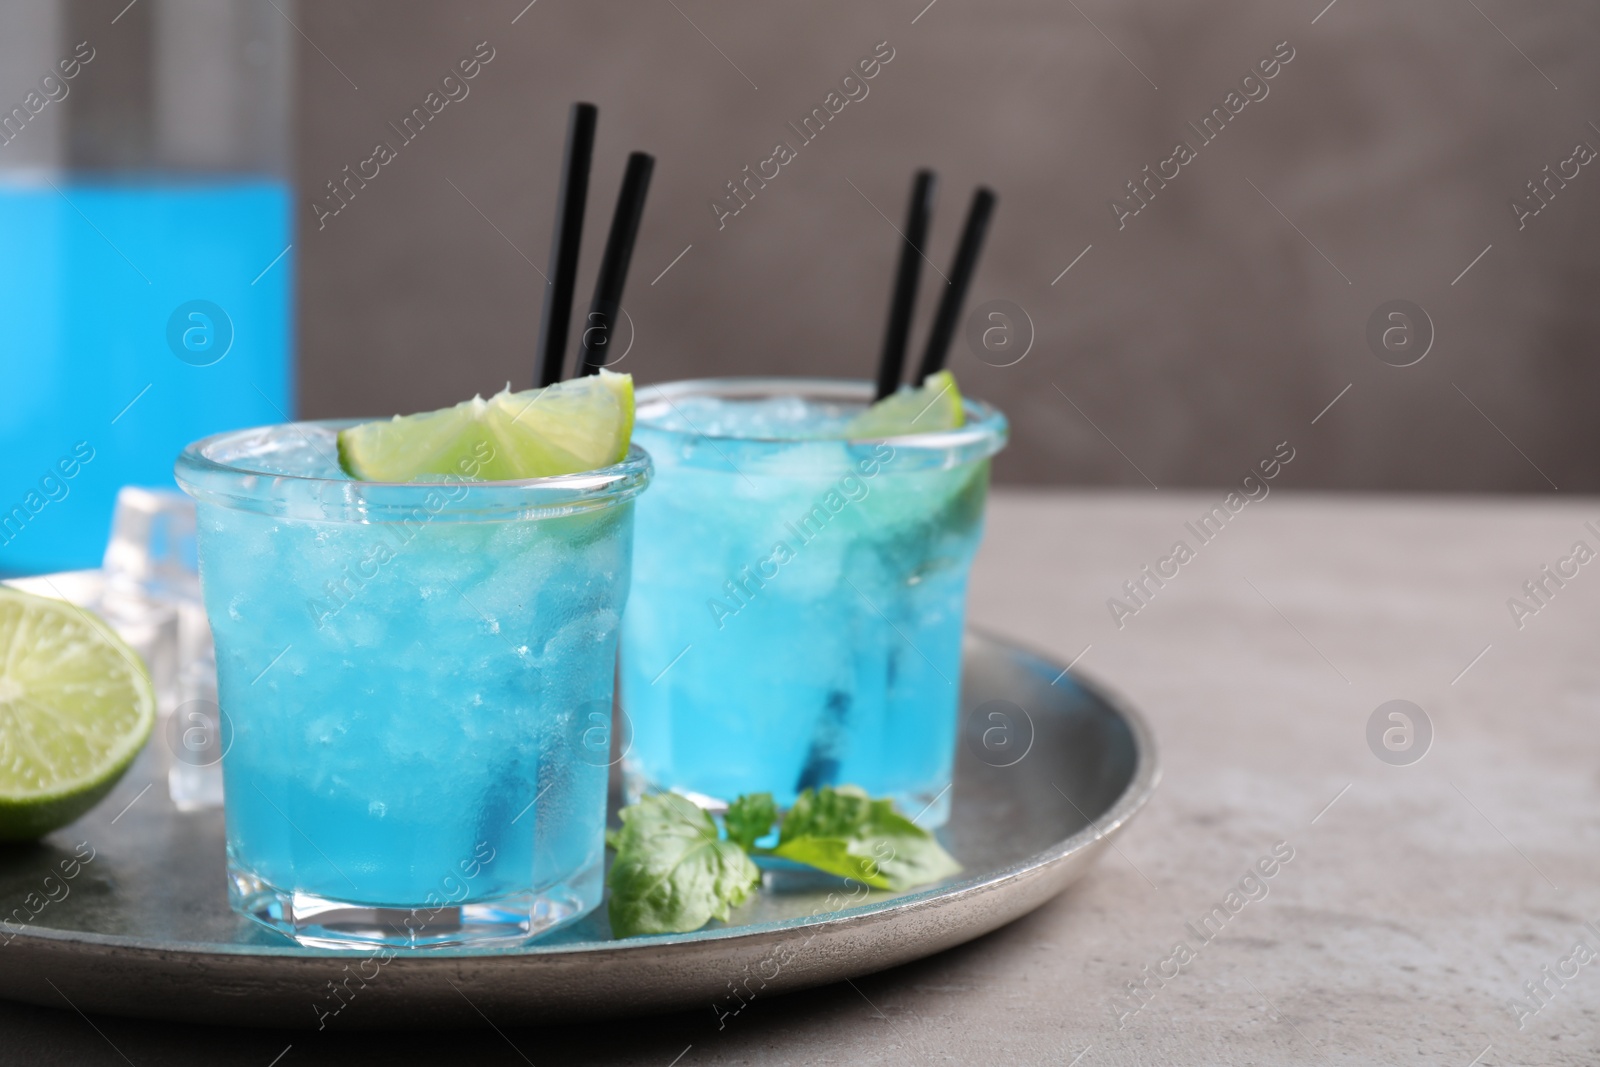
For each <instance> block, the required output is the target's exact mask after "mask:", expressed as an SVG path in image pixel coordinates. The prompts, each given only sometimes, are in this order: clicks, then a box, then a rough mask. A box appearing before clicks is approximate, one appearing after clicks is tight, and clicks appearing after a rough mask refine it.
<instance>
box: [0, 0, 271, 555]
mask: <svg viewBox="0 0 1600 1067" xmlns="http://www.w3.org/2000/svg"><path fill="white" fill-rule="evenodd" d="M119 9H120V14H119V13H118V12H119ZM280 9H281V11H280ZM282 12H286V13H287V16H286V15H285V14H284V13H282ZM293 14H294V9H293V7H292V5H291V4H290V3H289V2H288V0H278V3H277V5H276V8H275V7H274V6H273V5H271V4H267V3H259V2H256V0H142V2H140V3H136V4H132V5H129V6H127V7H126V8H123V7H122V5H120V4H116V3H111V4H109V5H108V4H106V3H91V2H88V0H5V3H4V4H3V5H0V577H4V576H6V575H19V574H29V573H36V572H42V571H55V570H66V569H71V568H78V567H92V566H97V565H98V564H99V561H100V557H101V554H102V553H103V552H104V550H105V546H106V539H107V535H108V534H109V532H110V528H111V512H112V506H113V503H114V501H115V499H116V494H117V490H118V488H119V487H121V486H123V485H146V486H168V485H171V484H172V464H173V460H174V459H175V458H176V456H177V454H178V452H179V451H180V450H181V449H182V448H183V446H184V445H186V444H188V443H189V442H190V441H193V440H195V439H196V438H199V437H203V436H205V435H207V434H210V433H215V432H217V431H220V430H225V429H231V428H236V427H241V426H250V425H262V424H266V423H278V422H284V421H287V420H288V419H289V418H291V417H292V416H293V414H294V412H293V392H294V389H293V361H292V358H291V345H292V338H293V305H292V293H293V283H294V250H293V249H292V248H291V246H290V244H291V241H292V240H293V231H292V226H291V224H290V208H291V205H290V186H289V163H290V139H289V132H290V99H289V88H290V81H291V74H292V68H291V64H292V58H293V53H292V47H291V46H292V37H293V34H294V30H293V28H292V27H291V26H290V24H289V22H288V21H287V19H288V17H293Z"/></svg>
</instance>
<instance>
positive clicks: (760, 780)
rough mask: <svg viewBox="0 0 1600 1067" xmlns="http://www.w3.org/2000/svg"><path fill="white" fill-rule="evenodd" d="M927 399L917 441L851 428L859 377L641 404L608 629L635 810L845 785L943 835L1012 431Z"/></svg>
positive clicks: (700, 386)
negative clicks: (647, 481) (686, 800)
mask: <svg viewBox="0 0 1600 1067" xmlns="http://www.w3.org/2000/svg"><path fill="white" fill-rule="evenodd" d="M945 377H946V378H947V377H948V376H945ZM925 389H926V395H927V396H928V398H929V401H928V408H927V409H925V411H931V412H934V413H935V414H937V415H938V416H939V417H938V418H934V417H933V415H929V416H927V417H926V421H928V422H929V424H930V425H936V426H938V427H940V428H938V429H934V430H932V431H929V432H919V431H918V429H917V427H918V425H919V424H920V422H921V421H922V419H921V418H919V413H917V412H915V411H913V412H911V414H910V415H908V416H907V417H906V418H905V419H904V420H903V422H904V424H903V425H899V426H887V425H883V424H879V425H878V426H877V428H876V429H874V427H873V426H872V425H871V423H869V422H863V421H862V420H863V413H864V412H865V410H866V409H867V407H868V403H869V402H870V401H871V399H872V389H871V387H870V385H868V384H867V383H865V382H842V381H823V380H806V379H784V378H729V379H717V380H703V381H686V382H675V383H671V384H667V385H662V386H657V387H653V388H651V389H646V390H642V391H641V392H640V394H639V407H638V417H637V422H636V423H635V430H634V434H635V436H634V440H635V441H636V442H637V443H639V444H640V445H642V446H643V447H645V448H646V449H648V450H649V452H650V454H651V457H652V459H653V461H654V464H655V475H654V478H655V483H654V488H652V490H651V492H650V493H649V494H647V495H646V496H645V497H643V498H642V499H641V500H640V502H639V505H638V530H639V536H638V542H637V546H636V548H635V561H636V566H635V572H634V584H633V591H632V593H631V597H630V601H629V607H628V611H627V613H626V615H625V617H624V619H623V628H622V632H623V636H622V668H621V680H622V705H623V708H624V709H625V710H626V712H627V713H628V715H629V716H630V718H631V720H632V725H633V731H634V738H633V744H632V748H631V751H630V752H629V754H628V756H627V757H626V759H625V762H624V764H623V766H624V770H625V775H626V784H627V789H628V792H629V794H630V796H632V797H637V796H639V795H642V794H644V793H647V792H652V791H659V790H674V791H677V792H680V793H683V794H685V795H687V796H689V797H691V798H693V799H694V800H696V801H697V802H699V803H701V804H703V805H705V806H708V807H711V808H716V807H719V806H720V805H722V804H725V803H726V802H728V801H730V800H731V799H733V798H734V797H735V796H737V795H739V794H741V793H753V792H762V791H765V792H770V793H772V794H773V795H774V798H775V799H776V800H777V802H778V804H779V805H780V806H784V807H786V806H788V805H789V804H791V803H793V801H794V799H795V797H796V796H797V794H798V793H799V792H800V791H801V790H804V789H807V788H816V787H818V786H823V785H838V784H852V785H857V786H861V787H862V788H864V789H866V790H867V792H868V793H870V794H872V795H873V796H886V797H891V798H893V799H894V800H895V802H896V803H897V804H898V806H899V807H900V810H902V811H903V812H905V813H906V814H907V815H920V816H921V817H920V819H919V824H920V825H922V826H927V827H932V826H938V825H940V824H942V823H943V822H944V821H945V819H946V818H947V816H948V812H949V804H950V796H949V786H950V780H951V769H952V762H953V759H954V750H955V733H956V710H957V700H958V693H959V685H960V674H961V633H962V622H963V616H964V614H965V606H966V588H967V573H968V569H969V567H970V565H971V562H972V558H973V554H974V552H975V551H976V549H977V546H978V541H979V537H980V535H981V532H982V525H983V510H984V500H985V494H986V491H987V487H988V475H989V458H990V457H991V456H993V455H994V454H995V453H996V452H998V451H999V450H1000V448H1001V447H1003V445H1004V444H1005V441H1006V421H1005V418H1004V416H1002V415H1001V414H1000V413H999V412H998V411H996V410H994V409H993V408H991V407H989V406H987V405H985V404H981V403H977V402H974V401H970V400H969V401H963V400H961V399H960V396H959V393H955V392H954V382H953V380H950V381H949V382H948V387H947V388H945V389H942V390H941V389H936V388H933V387H925ZM917 396H919V394H917V393H902V394H901V397H902V400H901V401H898V403H901V404H902V405H904V404H910V405H911V406H912V407H913V408H914V407H917V406H920V405H921V401H920V400H917V401H915V402H912V401H911V400H910V399H909V398H912V397H917ZM908 410H909V409H908ZM952 423H954V424H955V425H952ZM885 430H889V431H891V432H889V433H887V434H886V433H884V432H883V431H885Z"/></svg>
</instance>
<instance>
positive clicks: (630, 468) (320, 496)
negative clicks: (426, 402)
mask: <svg viewBox="0 0 1600 1067" xmlns="http://www.w3.org/2000/svg"><path fill="white" fill-rule="evenodd" d="M366 421H371V420H365V419H308V420H301V421H297V422H283V423H273V424H270V425H266V426H252V427H248V428H245V429H238V430H226V431H223V432H222V433H216V434H212V435H210V436H209V437H202V438H200V439H199V440H198V441H192V442H190V443H189V444H188V445H186V446H185V447H184V449H183V451H182V452H180V453H179V454H178V458H177V461H176V462H175V464H174V474H175V476H176V479H177V482H178V486H179V487H180V488H181V489H182V490H183V491H184V492H186V493H188V494H189V495H190V496H191V497H193V498H195V499H196V500H198V501H202V502H204V503H213V504H219V505H221V506H223V507H231V508H235V509H240V510H247V511H266V512H270V513H273V514H281V515H284V516H286V517H297V518H317V519H326V520H329V521H340V520H353V521H365V522H374V521H377V522H382V521H389V520H391V519H394V520H402V521H403V520H404V519H405V518H406V517H407V516H408V515H409V514H410V511H411V510H412V508H413V507H414V505H415V504H416V503H417V502H418V501H419V500H422V499H426V498H427V497H428V495H429V494H430V493H442V494H444V495H446V496H447V497H448V495H449V494H450V493H453V492H456V491H457V490H458V489H459V488H460V487H465V488H466V490H468V492H466V493H465V494H463V496H462V499H460V500H450V501H448V502H447V504H445V505H441V506H439V507H437V508H435V509H433V513H434V514H435V515H437V516H440V517H443V516H444V515H447V514H448V515H450V516H451V517H453V518H456V519H465V520H471V519H474V518H483V519H495V518H500V519H514V518H530V519H531V518H539V517H543V516H544V515H545V514H547V513H548V514H551V515H554V514H563V513H570V512H572V511H575V510H588V509H591V508H594V507H600V506H609V505H611V504H613V503H619V502H621V501H623V500H627V499H630V498H632V497H633V496H635V495H637V494H638V493H640V492H641V491H643V490H644V488H645V486H646V485H648V484H649V482H650V478H651V474H652V470H653V467H652V464H651V461H650V455H649V453H647V452H646V451H645V450H644V449H642V448H640V447H639V446H638V445H636V444H631V443H630V445H629V446H628V455H627V456H626V457H625V458H624V459H623V460H622V461H621V462H619V463H613V464H611V465H609V466H606V467H598V468H596V469H594V470H589V471H579V472H577V473H575V474H558V475H552V476H550V477H545V478H523V479H516V480H502V481H481V480H474V479H467V478H450V479H441V480H439V481H427V482H369V481H359V480H356V479H350V478H328V477H323V476H321V475H314V474H288V473H282V472H279V471H269V470H261V469H257V468H256V467H252V466H250V465H248V464H247V463H244V462H241V461H240V460H239V459H238V458H236V457H230V458H228V459H226V460H225V459H219V458H217V457H216V455H215V452H216V451H217V450H218V449H220V448H222V447H224V446H226V445H229V444H235V443H242V442H247V441H248V440H249V439H250V438H251V436H252V435H261V434H265V433H267V432H269V431H275V430H283V429H288V428H296V427H316V428H317V429H320V430H328V429H343V428H345V427H349V426H356V425H359V424H361V423H362V422H366ZM287 485H298V486H304V487H306V489H305V493H304V495H303V498H302V499H301V500H299V501H295V502H291V501H290V500H289V499H288V498H289V496H290V494H289V493H286V492H284V491H282V487H284V486H287ZM274 487H279V488H277V489H275V488H274ZM342 513H343V514H342Z"/></svg>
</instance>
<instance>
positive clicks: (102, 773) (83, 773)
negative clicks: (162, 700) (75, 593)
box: [0, 586, 156, 841]
mask: <svg viewBox="0 0 1600 1067" xmlns="http://www.w3.org/2000/svg"><path fill="white" fill-rule="evenodd" d="M155 721H156V697H155V690H154V689H152V688H151V686H150V676H149V675H148V674H147V673H145V667H144V664H143V663H142V662H140V660H139V657H138V655H136V654H135V653H134V651H133V650H132V649H131V648H129V647H128V646H127V645H126V644H124V643H123V641H122V639H121V638H120V637H118V636H117V635H116V634H115V633H113V632H112V631H111V627H109V626H107V625H106V624H105V623H104V622H102V621H101V620H100V619H99V618H98V617H97V616H96V615H94V613H92V612H90V611H86V610H84V609H83V608H79V607H74V606H73V605H71V604H68V603H67V602H66V601H63V600H50V599H48V598H46V597H41V596H34V595H33V594H31V593H24V592H22V591H20V590H17V589H10V588H6V587H3V586H0V841H28V840H32V839H34V838H36V837H41V836H43V835H44V834H47V833H49V832H50V831H51V830H54V829H56V828H58V827H61V826H65V825H66V824H67V823H69V822H71V821H72V820H74V819H76V818H77V817H78V816H80V815H82V814H83V813H84V812H86V811H88V810H89V809H90V808H92V807H94V805H95V804H97V803H98V802H99V801H100V799H101V798H102V797H104V796H105V795H106V794H107V793H109V792H111V787H112V786H114V785H116V784H117V781H118V779H120V778H121V777H122V774H123V772H124V771H126V770H127V769H128V765H129V764H130V763H132V762H133V757H134V756H136V755H137V754H138V752H139V749H140V748H142V747H143V746H144V742H145V739H146V738H148V737H149V736H150V730H151V727H152V726H154V725H155Z"/></svg>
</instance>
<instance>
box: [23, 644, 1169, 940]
mask: <svg viewBox="0 0 1600 1067" xmlns="http://www.w3.org/2000/svg"><path fill="white" fill-rule="evenodd" d="M966 637H967V639H969V640H972V639H975V640H977V641H980V642H983V643H986V644H990V645H997V646H1000V647H1002V648H1004V649H1005V650H1007V651H1009V652H1011V653H1013V654H1015V655H1018V656H1021V657H1025V658H1027V659H1030V660H1033V661H1036V662H1038V663H1041V664H1044V665H1047V666H1050V667H1054V666H1061V665H1060V664H1057V663H1056V662H1055V661H1054V659H1053V657H1051V656H1050V655H1049V654H1046V653H1043V652H1041V651H1039V650H1037V649H1036V648H1034V647H1033V646H1032V645H1031V644H1029V643H1027V642H1024V641H1018V640H1016V639H1013V638H1011V637H1009V636H1004V635H1001V634H999V633H998V632H996V631H993V630H990V629H988V628H984V627H968V628H967V632H966ZM1061 673H1062V674H1063V675H1065V674H1066V673H1067V669H1066V668H1063V670H1062V672H1061ZM1059 680H1060V678H1059V677H1058V678H1057V681H1059ZM1073 682H1074V683H1075V684H1076V685H1078V686H1079V687H1081V688H1082V689H1084V690H1086V691H1087V692H1088V693H1090V694H1091V695H1092V696H1093V697H1094V698H1095V699H1096V700H1097V701H1098V702H1099V703H1100V704H1102V705H1103V706H1105V707H1106V708H1108V709H1109V710H1110V711H1112V712H1113V713H1115V714H1116V715H1118V716H1119V717H1120V718H1121V719H1122V720H1123V721H1124V722H1125V723H1127V725H1128V727H1129V732H1130V733H1131V734H1132V737H1133V745H1134V768H1133V773H1132V775H1131V776H1130V777H1129V779H1128V783H1127V785H1126V786H1124V787H1123V790H1122V792H1121V793H1119V794H1118V795H1117V798H1116V799H1115V800H1114V801H1113V802H1112V803H1111V805H1110V806H1109V807H1108V808H1106V810H1105V812H1104V813H1103V814H1102V815H1100V816H1099V817H1097V818H1094V819H1090V821H1089V823H1088V825H1086V826H1084V827H1083V828H1082V829H1080V830H1078V831H1076V832H1074V833H1073V834H1071V835H1069V836H1067V837H1064V838H1062V839H1060V840H1059V841H1057V842H1055V843H1054V844H1052V845H1050V846H1049V847H1047V848H1044V849H1041V850H1040V851H1038V852H1035V853H1033V854H1031V855H1029V856H1026V857H1024V858H1022V859H1020V860H1016V861H1013V862H1012V863H1010V864H1007V865H1006V866H1003V867H997V868H993V869H990V870H987V871H984V872H981V873H979V874H977V875H974V876H973V877H971V878H962V879H958V880H957V881H954V882H949V883H946V884H943V885H935V886H930V887H929V888H927V889H923V890H919V891H917V892H914V893H909V894H901V895H896V896H891V897H887V898H883V899H880V900H876V901H868V902H866V903H863V904H859V905H856V906H854V907H850V908H841V909H839V910H837V911H830V912H827V913H824V914H822V915H810V916H799V917H796V918H790V919H777V920H771V921H767V922H759V923H741V924H739V925H736V926H722V927H717V928H714V929H710V930H707V929H704V928H702V929H700V930H695V931H690V932H688V933H679V934H650V935H643V936H637V937H627V938H613V939H611V940H609V941H598V940H595V941H581V942H565V943H556V944H548V945H541V944H539V943H538V942H537V941H535V942H533V943H532V944H525V945H513V946H499V947H494V948H472V947H467V946H458V947H450V948H437V949H426V950H421V951H411V950H402V951H399V952H398V953H397V955H396V956H395V957H394V958H393V960H392V961H391V962H399V961H400V960H405V961H406V965H407V966H409V967H422V966H429V965H430V964H429V961H434V963H433V964H432V965H435V966H441V967H448V966H451V965H453V964H459V963H460V962H461V961H464V960H467V961H476V960H484V961H488V960H516V959H531V958H541V957H580V956H592V955H595V954H604V953H642V952H645V951H646V950H650V949H657V950H663V949H664V950H668V951H670V950H671V949H673V948H675V947H676V946H679V945H684V944H693V945H704V944H707V943H715V942H722V941H734V942H743V941H747V940H750V941H753V940H758V939H760V938H763V937H768V936H771V935H780V934H784V933H789V932H792V931H796V930H811V929H815V930H817V931H818V932H819V933H820V932H822V931H825V930H835V929H849V928H855V927H860V926H866V925H874V924H875V923H876V922H878V921H882V920H889V919H893V918H896V917H898V916H899V915H900V914H902V913H904V912H909V911H922V910H925V909H927V908H930V907H943V906H945V905H947V904H956V903H957V902H960V901H963V900H967V899H971V898H974V897H977V896H981V895H984V894H987V893H989V892H992V891H994V890H995V889H998V888H1000V887H1001V886H1003V885H1005V884H1007V883H1009V882H1014V881H1019V880H1022V879H1024V878H1028V877H1030V876H1033V875H1038V874H1041V873H1043V872H1044V871H1046V870H1047V869H1048V868H1051V867H1054V866H1056V865H1057V864H1060V863H1062V862H1064V861H1065V860H1067V859H1069V858H1071V857H1073V856H1075V855H1077V854H1079V853H1082V852H1085V851H1087V850H1088V849H1089V848H1091V847H1092V846H1094V845H1095V844H1097V843H1098V842H1100V841H1101V840H1103V839H1105V838H1108V837H1110V836H1112V835H1113V834H1115V833H1117V832H1118V831H1119V830H1121V828H1122V827H1123V826H1124V825H1125V824H1126V823H1127V822H1128V821H1129V820H1130V819H1132V818H1133V816H1134V815H1135V814H1137V813H1138V812H1139V810H1140V809H1142V808H1143V807H1144V806H1145V804H1146V803H1148V802H1149V800H1150V798H1151V796H1153V795H1154V793H1155V790H1156V788H1157V787H1158V786H1159V785H1160V783H1161V777H1162V767H1161V761H1160V756H1159V753H1158V751H1157V746H1156V741H1155V733H1154V731H1153V730H1152V728H1151V726H1150V724H1149V723H1148V722H1147V721H1146V719H1145V717H1144V715H1143V714H1142V713H1141V712H1139V711H1138V710H1137V709H1136V708H1135V707H1134V706H1133V705H1132V704H1131V703H1129V702H1128V701H1127V700H1125V699H1124V698H1123V697H1122V696H1121V695H1120V694H1119V693H1118V692H1116V691H1115V690H1113V689H1111V688H1109V687H1107V686H1106V685H1104V684H1103V683H1100V682H1098V681H1094V680H1093V679H1092V678H1089V677H1085V676H1083V675H1080V674H1077V673H1075V672H1074V673H1073ZM1050 685H1052V686H1053V685H1055V682H1051V683H1050ZM1068 803H1070V804H1072V805H1073V806H1074V807H1077V804H1076V802H1075V801H1072V800H1071V798H1068ZM1080 814H1081V811H1080ZM15 939H16V940H17V941H22V940H24V939H26V940H27V941H29V942H31V943H34V944H39V947H40V949H41V950H43V951H51V949H47V948H45V947H44V945H43V944H40V943H41V942H43V943H50V944H52V945H57V946H63V947H64V946H82V947H83V948H86V949H94V948H99V949H113V950H116V951H117V953H118V954H119V955H120V956H122V957H124V958H126V957H136V956H150V957H167V958H170V957H172V956H187V957H201V958H206V959H215V958H236V959H273V960H282V961H306V962H321V961H327V960H336V959H352V958H359V957H361V956H363V955H370V954H371V953H372V952H373V951H375V950H376V947H374V948H371V949H369V948H365V947H363V948H348V949H335V948H314V947H309V946H304V945H297V944H284V945H232V944H222V943H218V942H208V941H177V940H154V939H151V938H144V937H129V936H126V935H122V934H102V933H94V932H89V931H79V930H61V929H57V928H54V927H37V926H31V925H30V926H29V927H27V928H25V929H23V930H20V931H18V932H17V933H16V935H15Z"/></svg>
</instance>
